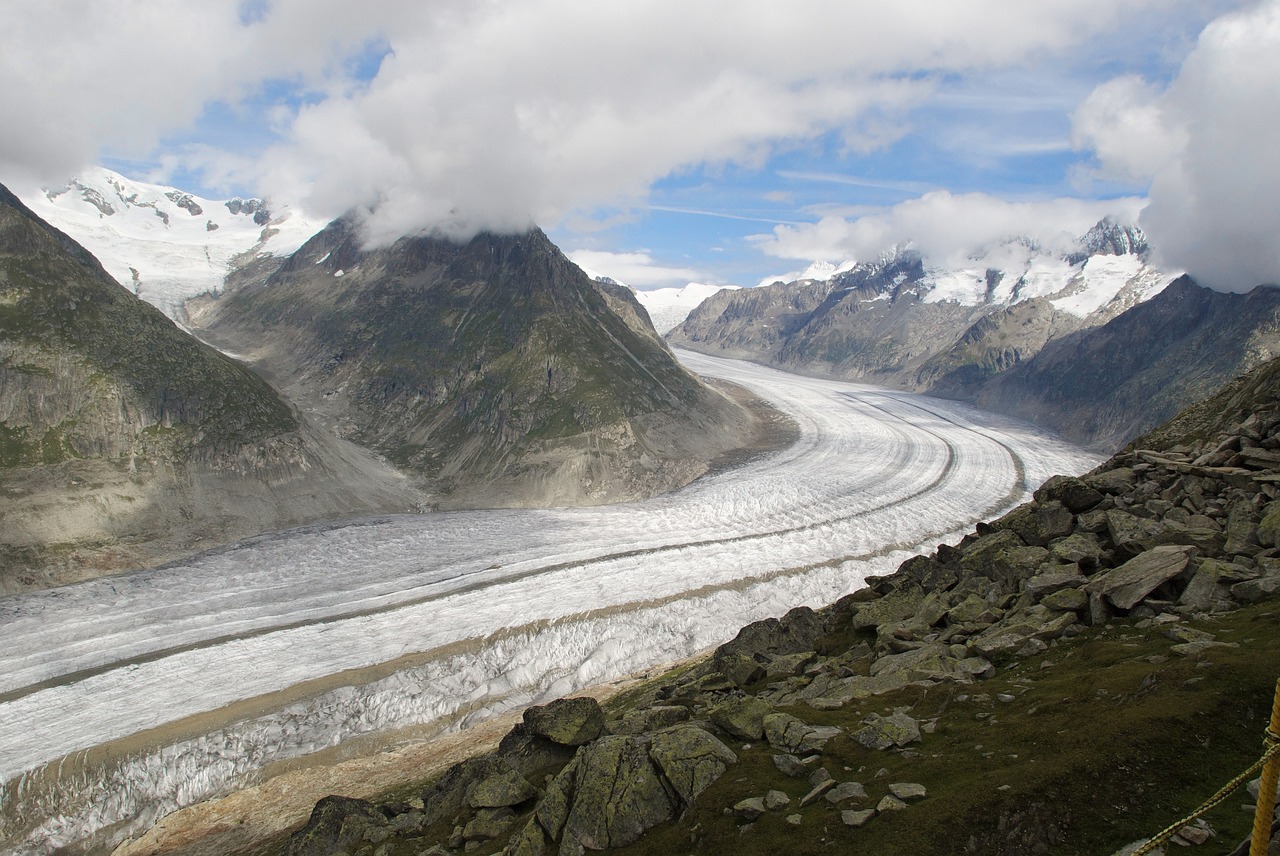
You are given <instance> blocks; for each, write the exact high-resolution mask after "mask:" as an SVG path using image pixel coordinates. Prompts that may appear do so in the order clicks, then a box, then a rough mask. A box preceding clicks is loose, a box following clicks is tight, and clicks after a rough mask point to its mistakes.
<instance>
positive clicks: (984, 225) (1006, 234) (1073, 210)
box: [755, 190, 1143, 266]
mask: <svg viewBox="0 0 1280 856" xmlns="http://www.w3.org/2000/svg"><path fill="white" fill-rule="evenodd" d="M1142 204H1143V201H1142V200H1140V199H1135V198H1124V199H1112V200H1104V201H1096V200H1084V199H1071V198H1064V199H1050V200H1043V201H1032V202H1015V201H1009V200H1006V199H1000V198H999V197H995V196H991V195H989V194H986V193H965V194H953V193H950V192H948V191H945V190H937V191H932V192H930V193H926V194H924V195H923V196H920V197H918V198H915V199H909V200H907V201H906V202H902V203H899V204H898V205H894V206H892V207H890V208H885V209H883V210H880V211H876V212H873V213H870V214H865V215H863V216H861V217H856V218H851V219H846V218H844V217H837V216H830V217H824V218H822V219H821V220H819V221H818V222H817V223H813V224H805V225H802V226H777V227H775V228H774V230H773V232H772V233H771V234H766V235H758V236H756V238H755V241H756V243H757V245H758V246H759V248H760V249H761V250H762V251H763V252H765V253H766V254H768V255H771V256H776V257H778V258H788V259H816V260H822V261H828V262H838V261H842V260H846V259H853V260H858V261H869V260H873V259H875V258H877V257H878V256H879V255H880V254H881V253H883V252H884V251H886V250H888V249H890V248H891V247H894V246H899V245H901V246H908V245H909V246H910V247H912V248H913V249H915V250H917V251H918V252H919V253H920V254H921V255H922V256H923V257H924V258H925V259H926V261H927V262H929V263H932V264H936V265H942V266H959V265H962V264H963V263H964V260H965V259H966V258H967V257H969V256H970V255H973V254H976V253H978V252H980V251H984V250H987V249H989V248H991V247H993V246H995V245H997V244H999V243H1001V242H1003V241H1007V240H1008V239H1010V238H1020V237H1030V238H1032V239H1034V240H1035V241H1037V242H1038V243H1039V245H1040V246H1041V247H1042V248H1043V249H1045V250H1047V251H1051V252H1066V251H1068V250H1071V249H1074V241H1075V239H1076V238H1078V237H1080V236H1081V235H1083V234H1084V233H1085V232H1086V231H1087V230H1088V229H1089V227H1091V226H1093V225H1094V224H1095V223H1097V222H1098V221H1099V220H1101V219H1102V218H1103V217H1106V216H1111V217H1114V218H1116V219H1118V220H1121V221H1131V220H1133V219H1134V218H1135V217H1136V216H1137V213H1138V210H1139V209H1140V208H1141V206H1142Z"/></svg>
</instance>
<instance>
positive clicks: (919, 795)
mask: <svg viewBox="0 0 1280 856" xmlns="http://www.w3.org/2000/svg"><path fill="white" fill-rule="evenodd" d="M889 793H891V794H893V795H894V796H895V797H897V798H898V799H900V800H902V801H903V802H911V801H913V800H922V799H924V798H925V797H926V796H928V795H929V792H928V791H927V790H925V787H924V785H922V784H919V783H918V782H894V783H893V784H891V785H889Z"/></svg>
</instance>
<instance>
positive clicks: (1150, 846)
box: [1130, 728, 1280, 856]
mask: <svg viewBox="0 0 1280 856" xmlns="http://www.w3.org/2000/svg"><path fill="white" fill-rule="evenodd" d="M1266 747H1267V750H1266V751H1265V752H1263V753H1262V757H1261V758H1260V759H1259V760H1258V761H1257V763H1255V764H1254V765H1253V766H1251V767H1250V768H1249V769H1247V770H1245V771H1244V772H1243V773H1241V774H1240V775H1238V776H1236V777H1235V778H1234V779H1232V780H1231V781H1229V782H1227V783H1226V785H1224V786H1223V788H1222V790H1220V791H1218V792H1217V793H1216V794H1214V795H1213V796H1211V797H1209V799H1208V800H1207V801H1205V803H1204V805H1202V806H1200V807H1199V808H1198V809H1196V810H1195V811H1193V812H1191V814H1189V815H1187V816H1186V817H1184V818H1183V819H1182V820H1179V821H1177V822H1176V823H1173V824H1170V825H1169V826H1166V827H1165V828H1164V829H1162V830H1160V831H1159V832H1158V833H1156V834H1155V835H1154V836H1153V837H1152V838H1151V840H1149V841H1147V843H1145V844H1143V845H1142V846H1141V847H1139V848H1138V849H1137V850H1135V851H1133V853H1131V854H1130V856H1148V854H1150V853H1152V852H1153V851H1154V850H1155V849H1156V848H1157V847H1159V846H1160V845H1161V844H1164V843H1165V842H1166V841H1168V840H1169V839H1170V838H1172V837H1173V836H1174V834H1175V833H1176V832H1177V831H1178V830H1179V829H1182V827H1184V826H1186V825H1187V824H1188V823H1191V822H1192V821H1194V820H1196V819H1197V818H1199V817H1200V816H1201V815H1204V814H1207V813H1208V812H1210V811H1212V810H1213V809H1215V808H1217V807H1218V806H1220V805H1222V803H1223V802H1225V801H1226V799H1227V797H1229V796H1231V795H1232V794H1233V793H1235V791H1236V790H1238V789H1239V787H1240V786H1241V785H1243V784H1244V783H1245V782H1247V781H1249V779H1251V778H1252V777H1253V774H1254V773H1256V772H1258V771H1259V770H1261V769H1262V767H1263V765H1264V764H1266V763H1267V762H1268V761H1270V760H1271V759H1272V758H1274V757H1276V756H1280V735H1277V734H1276V733H1275V732H1274V731H1272V730H1271V729H1270V728H1268V729H1267V732H1266Z"/></svg>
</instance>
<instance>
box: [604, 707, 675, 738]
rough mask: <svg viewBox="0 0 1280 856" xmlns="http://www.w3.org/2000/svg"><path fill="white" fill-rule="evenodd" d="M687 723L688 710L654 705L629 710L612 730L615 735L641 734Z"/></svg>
mask: <svg viewBox="0 0 1280 856" xmlns="http://www.w3.org/2000/svg"><path fill="white" fill-rule="evenodd" d="M688 721H689V708H687V707H683V706H681V705H654V706H653V707H647V708H642V709H640V710H630V711H627V713H626V714H624V715H623V717H622V721H621V722H620V723H619V724H618V726H617V727H616V728H615V729H614V732H615V733H617V734H642V733H644V732H646V731H657V730H659V729H662V728H670V727H671V726H672V725H678V724H680V723H682V722H688Z"/></svg>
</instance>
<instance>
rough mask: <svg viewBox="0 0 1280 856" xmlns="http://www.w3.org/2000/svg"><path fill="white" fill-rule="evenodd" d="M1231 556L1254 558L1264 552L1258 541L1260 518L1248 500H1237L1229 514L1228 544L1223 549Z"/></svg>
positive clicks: (1232, 504)
mask: <svg viewBox="0 0 1280 856" xmlns="http://www.w3.org/2000/svg"><path fill="white" fill-rule="evenodd" d="M1222 549H1223V550H1224V551H1225V552H1227V553H1230V554H1231V555H1240V554H1243V555H1246V556H1253V555H1256V554H1258V553H1260V552H1262V546H1261V544H1260V543H1259V541H1258V518H1257V516H1256V514H1255V513H1254V510H1253V504H1252V503H1251V502H1249V501H1248V500H1247V499H1237V500H1236V501H1235V502H1233V503H1231V509H1230V511H1228V512H1227V543H1226V545H1225V546H1224V547H1223V548H1222Z"/></svg>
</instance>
